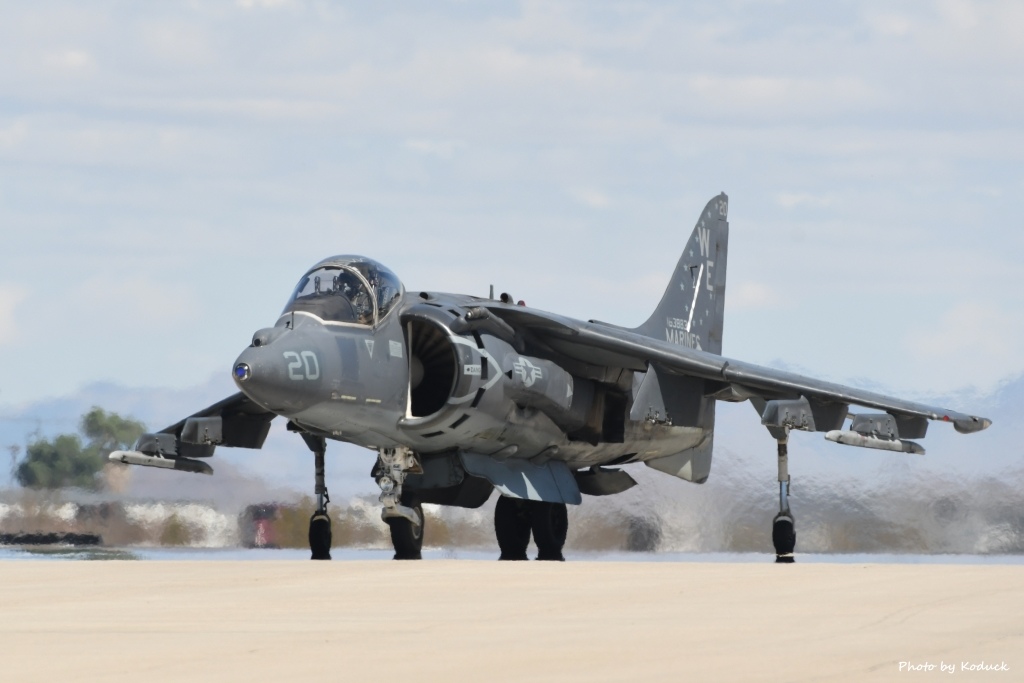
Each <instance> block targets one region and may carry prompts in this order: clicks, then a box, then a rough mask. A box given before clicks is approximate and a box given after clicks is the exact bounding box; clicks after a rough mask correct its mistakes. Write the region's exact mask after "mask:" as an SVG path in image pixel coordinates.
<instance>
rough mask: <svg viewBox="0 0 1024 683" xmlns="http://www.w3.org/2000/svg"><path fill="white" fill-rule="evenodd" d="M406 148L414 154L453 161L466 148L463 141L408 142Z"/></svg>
mask: <svg viewBox="0 0 1024 683" xmlns="http://www.w3.org/2000/svg"><path fill="white" fill-rule="evenodd" d="M405 146H406V147H408V148H409V149H411V150H412V151H414V152H419V153H420V154H424V155H427V156H433V157H437V158H438V159H445V160H448V159H451V158H452V157H454V156H455V153H456V152H458V151H459V150H460V149H462V148H464V147H465V146H466V143H465V142H463V141H462V140H406V141H405Z"/></svg>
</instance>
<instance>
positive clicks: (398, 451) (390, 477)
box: [373, 446, 424, 560]
mask: <svg viewBox="0 0 1024 683" xmlns="http://www.w3.org/2000/svg"><path fill="white" fill-rule="evenodd" d="M412 473H417V474H422V473H423V467H422V466H421V465H420V462H419V460H417V459H416V454H415V453H413V452H412V451H411V450H410V449H408V448H404V447H401V446H399V447H398V448H381V449H380V451H378V454H377V464H376V466H375V467H374V468H373V478H374V479H376V480H377V485H378V486H379V487H380V491H381V493H380V502H381V503H382V504H383V505H384V509H383V510H381V513H380V516H381V518H382V519H383V520H384V521H385V522H387V525H388V526H389V527H390V528H391V544H392V545H393V546H394V547H395V559H396V560H419V559H422V550H423V525H424V517H423V506H422V505H420V504H419V502H417V501H416V498H415V494H414V493H413V492H412V491H402V484H403V483H405V477H406V475H408V474H412Z"/></svg>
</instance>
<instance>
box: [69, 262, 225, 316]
mask: <svg viewBox="0 0 1024 683" xmlns="http://www.w3.org/2000/svg"><path fill="white" fill-rule="evenodd" d="M225 286H230V285H228V284H225ZM69 299H70V300H71V304H72V310H73V311H74V314H75V315H76V316H78V317H84V318H87V319H90V320H93V321H97V320H105V321H109V322H110V323H111V324H117V325H128V326H142V325H153V326H155V329H166V327H164V326H167V325H172V324H176V323H182V322H185V321H186V320H187V319H188V315H189V313H190V312H194V310H195V309H196V308H197V306H196V304H195V303H194V301H193V297H192V295H191V293H190V292H189V291H188V290H187V289H186V288H185V287H184V285H183V284H182V283H180V282H176V283H173V284H170V283H166V282H157V281H154V280H151V279H148V278H145V277H141V276H138V275H132V274H126V273H119V274H106V273H104V274H100V275H95V276H93V277H91V278H89V279H87V280H85V281H83V282H82V283H81V284H80V285H79V286H78V287H76V288H75V289H74V290H73V292H72V293H71V295H70V297H69Z"/></svg>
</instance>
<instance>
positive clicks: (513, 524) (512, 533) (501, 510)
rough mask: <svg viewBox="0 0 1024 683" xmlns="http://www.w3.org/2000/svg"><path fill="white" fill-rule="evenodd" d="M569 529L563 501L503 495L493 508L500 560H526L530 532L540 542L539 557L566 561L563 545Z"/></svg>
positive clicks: (539, 558) (536, 541)
mask: <svg viewBox="0 0 1024 683" xmlns="http://www.w3.org/2000/svg"><path fill="white" fill-rule="evenodd" d="M568 531H569V516H568V512H567V511H566V507H565V504H564V503H545V502H543V501H539V500H520V499H519V498H509V497H508V496H500V497H499V498H498V503H497V505H495V507H494V533H495V534H496V535H497V537H498V547H499V548H500V549H501V556H500V557H499V558H498V559H499V560H525V559H528V558H527V557H526V548H527V546H528V545H529V544H530V535H531V533H532V534H533V540H534V542H535V543H536V544H537V559H538V560H554V561H557V562H564V561H565V557H563V556H562V547H563V546H564V545H565V537H566V535H567V533H568Z"/></svg>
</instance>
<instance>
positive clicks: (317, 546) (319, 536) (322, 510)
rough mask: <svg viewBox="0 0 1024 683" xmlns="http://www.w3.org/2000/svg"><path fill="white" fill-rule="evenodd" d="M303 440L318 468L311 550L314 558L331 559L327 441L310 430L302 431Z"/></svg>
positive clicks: (310, 542) (310, 535)
mask: <svg viewBox="0 0 1024 683" xmlns="http://www.w3.org/2000/svg"><path fill="white" fill-rule="evenodd" d="M301 434H302V440H303V441H305V442H306V445H307V446H309V450H311V451H313V457H314V463H315V469H316V486H315V489H314V490H315V492H316V511H315V512H314V513H313V516H312V517H310V518H309V550H310V559H312V560H329V559H331V517H330V515H328V514H327V504H328V503H330V502H331V497H330V495H328V493H327V484H326V481H325V477H324V453H325V452H326V451H327V441H326V439H324V438H323V437H322V436H314V435H313V434H310V433H309V432H301Z"/></svg>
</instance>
